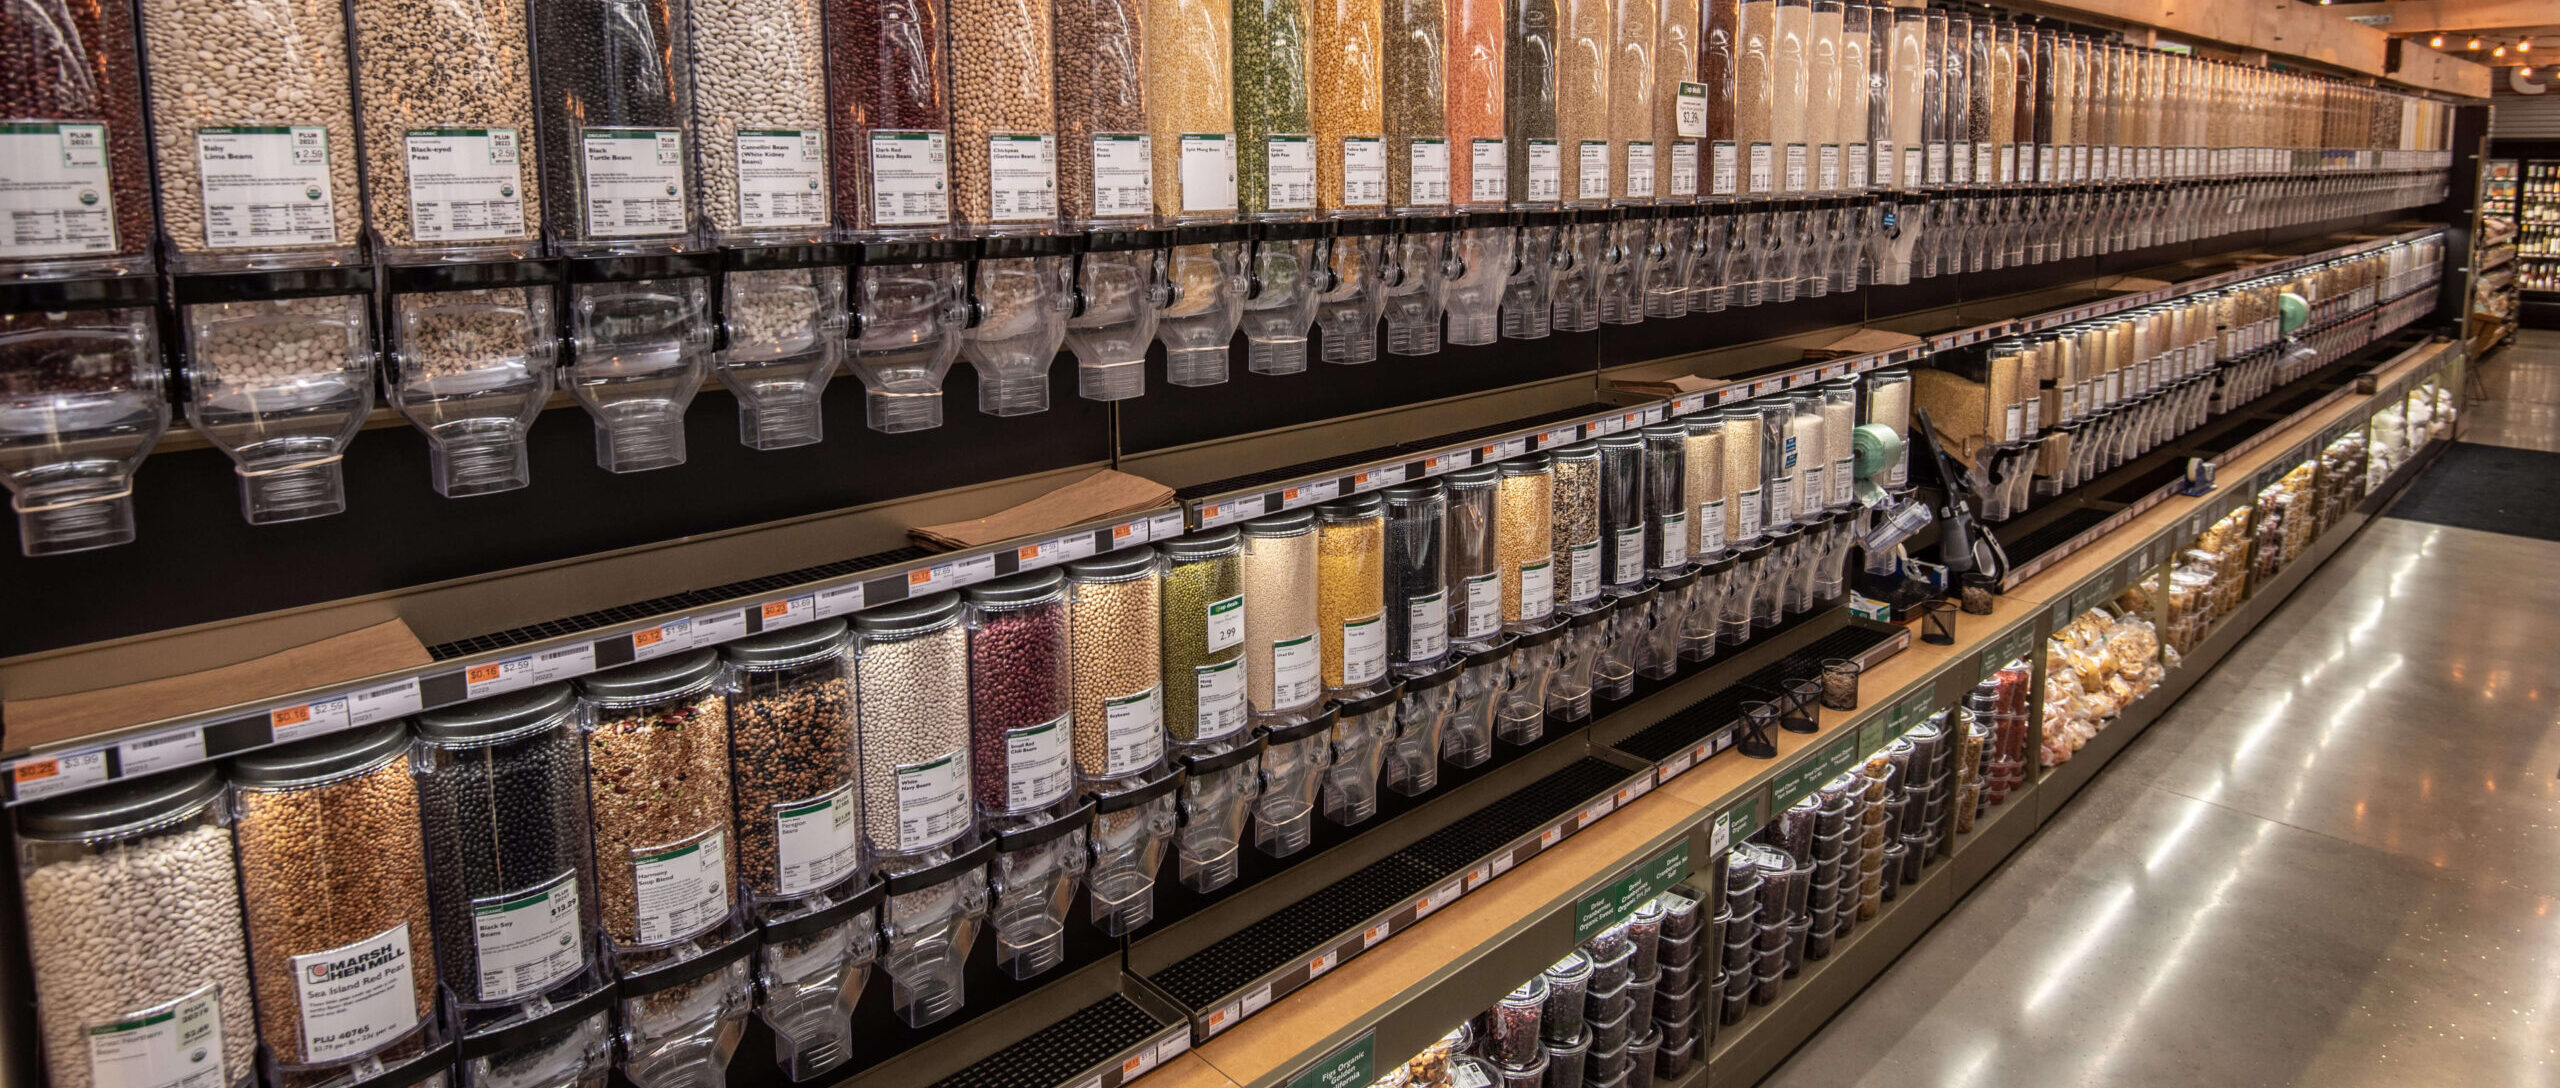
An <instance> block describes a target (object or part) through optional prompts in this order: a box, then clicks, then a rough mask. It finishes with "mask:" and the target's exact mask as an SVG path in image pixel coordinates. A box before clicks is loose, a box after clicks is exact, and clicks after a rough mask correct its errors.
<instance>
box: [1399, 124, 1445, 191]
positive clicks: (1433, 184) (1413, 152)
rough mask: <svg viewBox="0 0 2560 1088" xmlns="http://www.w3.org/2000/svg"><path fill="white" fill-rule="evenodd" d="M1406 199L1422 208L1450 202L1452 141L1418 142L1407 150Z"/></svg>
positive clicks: (1414, 142)
mask: <svg viewBox="0 0 2560 1088" xmlns="http://www.w3.org/2000/svg"><path fill="white" fill-rule="evenodd" d="M1405 166H1406V169H1407V171H1408V175H1407V179H1406V182H1405V188H1406V190H1407V192H1406V194H1405V196H1406V197H1407V199H1409V200H1411V201H1412V202H1413V203H1414V204H1416V205H1420V206H1437V205H1441V204H1447V203H1448V202H1449V141H1447V140H1415V141H1413V143H1411V144H1410V145H1408V146H1407V147H1406V148H1405Z"/></svg>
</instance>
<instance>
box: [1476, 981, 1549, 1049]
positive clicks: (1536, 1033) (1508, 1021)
mask: <svg viewBox="0 0 2560 1088" xmlns="http://www.w3.org/2000/svg"><path fill="white" fill-rule="evenodd" d="M1546 1006H1547V980H1546V978H1545V977H1544V976H1531V977H1530V979H1529V981H1527V982H1523V983H1521V984H1520V988H1519V989H1517V990H1513V991H1511V992H1510V993H1509V994H1506V995H1504V996H1503V998H1502V1000H1500V1001H1498V1002H1495V1003H1494V1006H1493V1008H1492V1009H1491V1010H1490V1011H1488V1012H1487V1013H1486V1014H1485V1017H1484V1023H1485V1027H1486V1030H1485V1033H1484V1038H1483V1041H1482V1043H1481V1044H1480V1045H1481V1053H1483V1055H1484V1056H1485V1057H1487V1058H1490V1059H1492V1060H1493V1061H1495V1062H1497V1063H1499V1064H1501V1065H1503V1066H1505V1067H1507V1068H1511V1069H1529V1068H1533V1067H1535V1066H1537V1065H1538V1064H1539V1062H1540V1061H1541V1059H1542V1058H1543V1052H1544V1050H1545V1049H1546V1048H1545V1045H1544V1043H1543V1041H1542V1040H1541V1038H1540V1034H1541V1033H1540V1022H1541V1021H1542V1020H1543V1019H1544V1014H1545V1011H1546Z"/></svg>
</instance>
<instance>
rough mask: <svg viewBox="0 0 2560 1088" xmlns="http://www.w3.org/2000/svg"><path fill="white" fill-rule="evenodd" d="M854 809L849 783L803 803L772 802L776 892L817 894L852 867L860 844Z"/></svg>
mask: <svg viewBox="0 0 2560 1088" xmlns="http://www.w3.org/2000/svg"><path fill="white" fill-rule="evenodd" d="M855 807H856V806H855V804H854V799H853V783H851V782H847V783H845V784H844V785H842V786H838V787H836V788H835V790H834V791H832V792H829V793H824V794H820V795H819V796H816V797H812V798H809V799H807V800H805V801H788V802H784V803H782V804H779V805H775V806H773V849H774V881H773V883H774V890H775V891H777V892H780V893H782V894H783V895H798V894H800V893H802V892H814V891H817V890H818V889H820V888H824V887H826V886H828V885H830V884H833V883H835V882H836V881H838V880H842V879H844V876H845V874H846V873H850V872H852V871H853V867H854V862H855V861H857V860H859V859H860V857H861V844H862V833H861V828H860V827H859V826H857V825H856V823H855V821H854V809H855Z"/></svg>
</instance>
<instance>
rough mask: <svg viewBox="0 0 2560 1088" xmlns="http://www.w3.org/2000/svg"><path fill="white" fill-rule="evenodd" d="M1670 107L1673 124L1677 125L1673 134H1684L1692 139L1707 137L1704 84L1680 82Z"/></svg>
mask: <svg viewBox="0 0 2560 1088" xmlns="http://www.w3.org/2000/svg"><path fill="white" fill-rule="evenodd" d="M1671 108H1672V118H1673V124H1674V125H1675V126H1677V128H1676V131H1675V133H1674V134H1675V135H1678V136H1684V137H1687V138H1689V139H1692V140H1703V139H1706V138H1707V85H1706V84H1704V83H1688V82H1683V83H1681V84H1680V86H1679V98H1678V100H1677V101H1676V102H1674V103H1673V104H1672V107H1671Z"/></svg>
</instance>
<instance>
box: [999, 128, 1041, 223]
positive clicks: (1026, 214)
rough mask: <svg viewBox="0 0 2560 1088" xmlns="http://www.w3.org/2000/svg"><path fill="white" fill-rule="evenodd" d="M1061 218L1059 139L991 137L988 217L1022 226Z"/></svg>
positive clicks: (1015, 136) (1016, 135)
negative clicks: (1059, 216) (1059, 209)
mask: <svg viewBox="0 0 2560 1088" xmlns="http://www.w3.org/2000/svg"><path fill="white" fill-rule="evenodd" d="M1057 215H1058V140H1057V137H1054V136H1038V135H1032V136H1026V135H1020V134H1004V135H996V136H989V137H987V217H988V218H990V219H993V220H995V221H996V222H998V223H1020V222H1028V221H1032V220H1039V219H1054V218H1056V217H1057Z"/></svg>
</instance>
